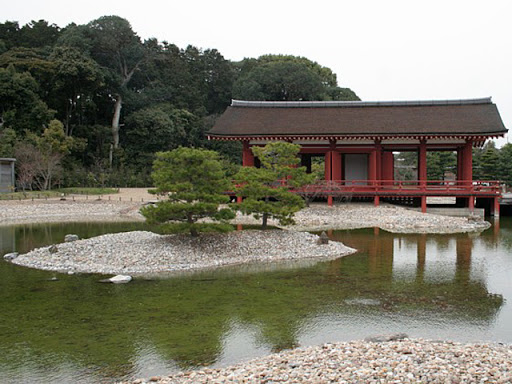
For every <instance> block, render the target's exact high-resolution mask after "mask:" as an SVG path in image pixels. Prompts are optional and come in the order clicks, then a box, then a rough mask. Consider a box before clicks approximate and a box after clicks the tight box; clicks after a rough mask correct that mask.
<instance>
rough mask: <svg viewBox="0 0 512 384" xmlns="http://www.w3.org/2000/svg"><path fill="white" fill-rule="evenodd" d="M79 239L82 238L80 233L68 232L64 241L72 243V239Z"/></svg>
mask: <svg viewBox="0 0 512 384" xmlns="http://www.w3.org/2000/svg"><path fill="white" fill-rule="evenodd" d="M77 240H80V238H79V237H78V235H73V234H67V235H66V236H64V241H65V242H66V243H71V242H72V241H77Z"/></svg>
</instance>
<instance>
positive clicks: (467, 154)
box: [462, 140, 473, 182]
mask: <svg viewBox="0 0 512 384" xmlns="http://www.w3.org/2000/svg"><path fill="white" fill-rule="evenodd" d="M462 168H463V169H462V174H463V175H464V178H463V180H464V181H467V182H473V142H472V141H469V140H468V141H466V144H465V145H464V152H463V161H462Z"/></svg>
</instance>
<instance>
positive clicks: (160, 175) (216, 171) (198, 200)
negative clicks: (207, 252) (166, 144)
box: [141, 147, 234, 236]
mask: <svg viewBox="0 0 512 384" xmlns="http://www.w3.org/2000/svg"><path fill="white" fill-rule="evenodd" d="M152 176H153V179H154V182H155V186H156V192H157V193H160V194H164V195H166V196H167V199H166V200H164V201H161V202H158V203H157V204H156V205H155V206H147V207H144V208H143V209H142V210H141V212H142V214H143V215H144V216H145V217H146V219H147V221H148V222H149V223H153V224H165V225H164V227H163V228H164V230H167V231H169V232H190V234H191V235H192V236H198V235H199V232H202V231H212V230H215V231H226V230H230V229H231V226H229V225H228V224H227V223H226V221H227V220H229V219H232V218H233V217H234V214H233V212H232V211H231V210H230V209H228V208H222V209H220V208H219V205H220V204H221V203H227V202H228V201H229V198H228V197H227V196H226V195H224V194H223V192H225V191H227V190H229V189H230V183H229V181H228V179H227V178H226V173H225V171H224V170H223V168H222V164H221V162H220V160H219V155H218V154H217V153H216V152H214V151H209V150H206V149H193V148H184V147H180V148H178V149H175V150H173V151H169V152H159V153H158V154H157V158H156V160H155V162H154V165H153V174H152ZM204 218H210V219H211V220H213V221H215V222H214V223H198V220H200V219H204Z"/></svg>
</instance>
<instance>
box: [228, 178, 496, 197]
mask: <svg viewBox="0 0 512 384" xmlns="http://www.w3.org/2000/svg"><path fill="white" fill-rule="evenodd" d="M273 185H274V186H275V187H286V186H287V185H288V182H287V180H278V181H276V182H275V183H274V184H273ZM289 189H290V190H291V191H292V192H295V193H297V194H300V195H303V196H318V197H322V196H354V197H374V196H380V197H420V196H455V197H457V196H460V197H469V196H479V197H500V196H501V184H500V182H499V181H495V180H492V181H482V180H474V181H464V180H461V181H459V180H449V181H448V180H434V181H433V180H427V181H422V180H403V181H402V180H401V181H397V180H322V181H319V182H317V183H314V184H308V185H305V186H303V187H300V188H294V187H292V186H289ZM226 193H227V194H229V195H232V196H234V195H235V194H236V193H235V192H234V191H228V192H226Z"/></svg>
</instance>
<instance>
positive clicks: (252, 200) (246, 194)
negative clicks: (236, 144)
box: [235, 142, 314, 229]
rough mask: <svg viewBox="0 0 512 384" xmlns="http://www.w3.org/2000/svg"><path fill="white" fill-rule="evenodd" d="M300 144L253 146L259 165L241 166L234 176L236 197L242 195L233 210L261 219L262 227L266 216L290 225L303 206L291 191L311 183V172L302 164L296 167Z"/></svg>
mask: <svg viewBox="0 0 512 384" xmlns="http://www.w3.org/2000/svg"><path fill="white" fill-rule="evenodd" d="M299 150H300V146H299V145H297V144H290V143H284V142H273V143H269V144H267V145H265V147H253V148H252V151H253V153H254V155H255V156H256V157H257V158H258V159H259V160H260V163H261V167H260V168H256V167H242V168H240V171H239V172H238V173H237V174H236V175H235V182H236V184H237V188H236V193H237V196H241V197H243V200H242V202H241V203H239V204H237V205H236V206H235V208H236V209H238V210H239V211H241V212H242V213H244V214H246V215H250V214H252V215H253V216H254V217H255V218H256V219H260V218H261V219H262V228H263V229H265V228H266V227H267V221H268V219H269V218H274V219H276V220H278V221H279V223H280V224H281V225H287V224H293V222H294V221H293V216H294V214H295V213H296V212H297V211H299V210H300V209H301V208H303V207H304V205H305V204H304V200H303V199H302V198H301V197H300V196H299V195H297V194H294V193H292V192H291V191H290V189H292V188H297V187H300V186H302V185H304V184H307V183H311V182H312V179H313V177H314V176H313V175H308V174H307V173H306V168H305V167H298V163H299V161H300V160H299V158H298V156H297V154H298V153H299Z"/></svg>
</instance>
